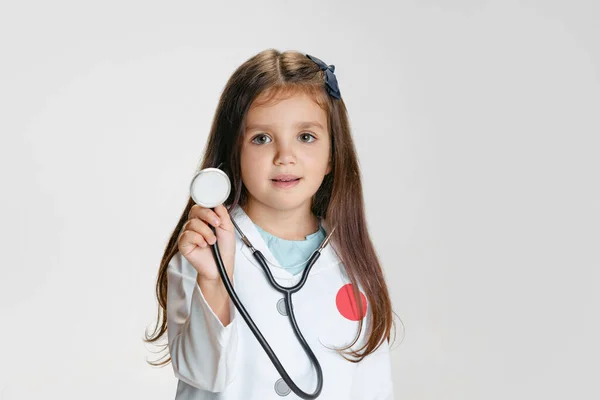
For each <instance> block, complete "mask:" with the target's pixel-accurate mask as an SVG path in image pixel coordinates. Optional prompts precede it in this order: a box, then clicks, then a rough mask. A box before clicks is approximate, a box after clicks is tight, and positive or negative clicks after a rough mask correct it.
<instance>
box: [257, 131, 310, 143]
mask: <svg viewBox="0 0 600 400" xmlns="http://www.w3.org/2000/svg"><path fill="white" fill-rule="evenodd" d="M299 138H300V140H301V141H302V142H304V143H312V142H314V141H315V140H317V139H316V138H315V136H314V135H313V134H311V133H303V134H301V135H300V136H299ZM270 141H271V138H270V137H268V136H267V135H265V134H263V133H261V134H259V135H256V136H254V138H252V143H254V144H266V143H269V142H270Z"/></svg>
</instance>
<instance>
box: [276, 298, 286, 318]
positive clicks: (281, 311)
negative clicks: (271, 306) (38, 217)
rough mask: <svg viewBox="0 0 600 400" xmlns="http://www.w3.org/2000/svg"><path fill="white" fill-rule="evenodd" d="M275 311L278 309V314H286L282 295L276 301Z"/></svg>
mask: <svg viewBox="0 0 600 400" xmlns="http://www.w3.org/2000/svg"><path fill="white" fill-rule="evenodd" d="M277 311H279V314H281V315H287V310H286V309H285V300H284V299H283V297H282V298H281V299H279V301H278V302H277Z"/></svg>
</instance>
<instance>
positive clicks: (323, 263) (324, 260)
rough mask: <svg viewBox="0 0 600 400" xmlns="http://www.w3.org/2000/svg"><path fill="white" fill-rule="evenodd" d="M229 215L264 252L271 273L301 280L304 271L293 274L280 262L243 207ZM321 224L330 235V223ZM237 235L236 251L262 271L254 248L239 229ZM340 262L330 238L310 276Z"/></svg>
mask: <svg viewBox="0 0 600 400" xmlns="http://www.w3.org/2000/svg"><path fill="white" fill-rule="evenodd" d="M229 215H230V217H231V218H233V219H234V220H235V222H236V224H237V225H238V226H239V228H240V229H241V230H242V232H244V235H246V237H247V238H248V240H249V241H250V243H252V245H253V246H254V248H255V249H256V250H259V251H260V252H261V253H262V254H263V256H264V257H265V259H266V260H267V266H268V267H269V269H270V270H271V273H272V274H273V276H274V277H275V278H278V279H282V280H287V281H290V282H289V284H290V285H294V284H295V283H296V282H298V281H300V279H301V277H302V273H299V274H297V275H293V274H292V273H290V272H289V271H287V270H286V269H285V268H283V267H282V266H281V265H280V264H279V261H277V259H276V258H275V257H274V256H273V254H272V253H271V250H270V249H269V247H268V246H267V244H266V242H265V240H264V238H263V236H262V235H261V234H260V232H259V231H258V229H256V226H255V225H254V222H253V221H252V220H251V219H250V217H249V216H248V215H247V214H246V213H245V212H244V210H243V209H242V207H240V206H239V205H237V206H236V207H235V208H234V209H233V210H232V211H231V212H230V214H229ZM321 225H322V227H323V229H325V232H326V235H328V234H329V232H330V226H329V225H328V223H327V221H326V220H325V219H323V220H321ZM235 235H236V240H237V249H236V251H238V252H239V251H241V252H242V254H244V256H245V257H246V258H247V259H248V260H249V261H250V262H251V263H252V265H254V266H255V267H256V268H258V269H260V270H261V271H262V270H263V269H262V266H261V265H260V263H259V262H258V261H257V260H256V259H255V258H254V256H253V255H252V250H250V248H248V246H246V245H245V244H244V242H243V241H242V239H241V236H240V234H239V232H238V231H237V229H236V230H235ZM339 263H340V259H339V257H338V253H337V251H336V249H335V246H334V244H333V242H332V241H331V240H330V241H329V243H328V244H327V246H325V248H324V249H323V251H321V256H320V257H319V259H318V260H317V262H316V263H315V265H313V267H312V268H311V270H310V272H309V274H308V276H309V277H310V276H312V275H314V274H318V273H319V272H321V271H322V270H323V269H325V268H327V267H331V266H334V265H337V264H339Z"/></svg>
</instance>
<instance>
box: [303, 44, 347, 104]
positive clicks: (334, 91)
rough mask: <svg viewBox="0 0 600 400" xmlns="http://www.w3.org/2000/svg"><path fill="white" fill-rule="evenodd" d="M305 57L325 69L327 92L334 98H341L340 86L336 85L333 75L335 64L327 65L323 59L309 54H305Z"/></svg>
mask: <svg viewBox="0 0 600 400" xmlns="http://www.w3.org/2000/svg"><path fill="white" fill-rule="evenodd" d="M306 57H308V58H310V59H311V60H312V61H313V62H314V63H315V64H317V65H318V66H319V67H320V68H321V70H323V71H325V85H327V93H329V94H330V95H332V96H333V97H335V98H336V99H340V98H341V96H342V95H341V93H340V88H339V87H338V82H337V78H336V77H335V74H334V72H335V65H327V64H325V63H324V62H323V61H321V60H319V59H318V58H317V57H313V56H311V55H308V54H307V55H306Z"/></svg>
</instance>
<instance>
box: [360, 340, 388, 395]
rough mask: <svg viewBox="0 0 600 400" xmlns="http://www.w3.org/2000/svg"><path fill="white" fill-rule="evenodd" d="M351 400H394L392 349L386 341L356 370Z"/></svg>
mask: <svg viewBox="0 0 600 400" xmlns="http://www.w3.org/2000/svg"><path fill="white" fill-rule="evenodd" d="M351 393H352V398H351V400H394V385H393V382H392V368H391V360H390V348H389V344H388V342H387V340H386V341H384V342H383V344H382V345H381V346H379V348H378V349H377V350H375V352H373V353H371V354H369V355H368V356H367V357H365V358H364V359H363V360H362V361H361V362H359V363H358V365H357V367H356V369H355V375H354V379H353V380H352V391H351Z"/></svg>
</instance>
